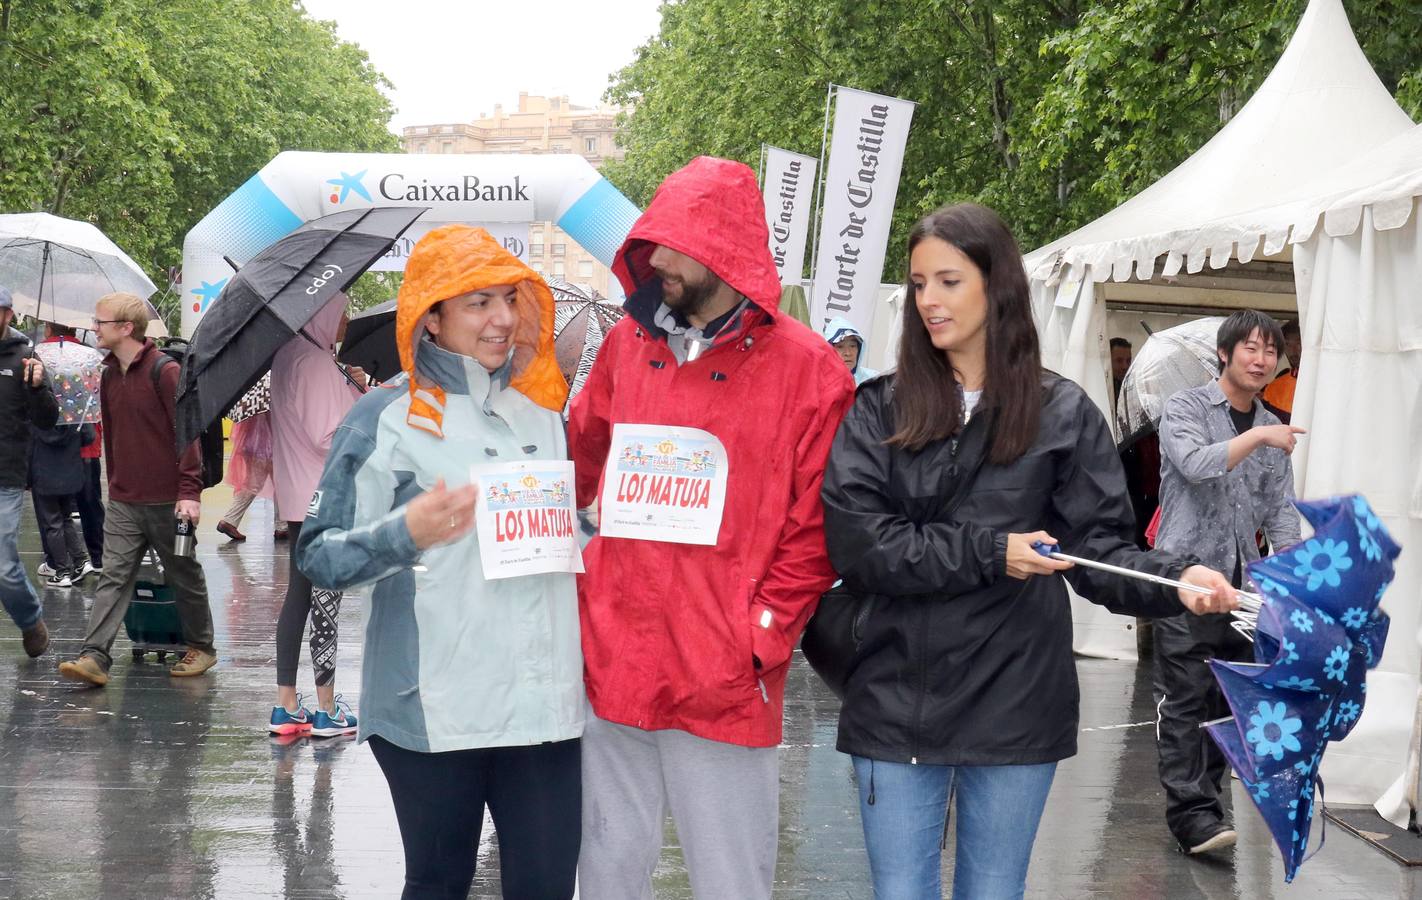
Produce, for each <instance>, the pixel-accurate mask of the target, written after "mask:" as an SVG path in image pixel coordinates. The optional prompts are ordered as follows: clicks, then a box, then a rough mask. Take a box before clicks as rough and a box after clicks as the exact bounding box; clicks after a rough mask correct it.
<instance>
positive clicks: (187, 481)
mask: <svg viewBox="0 0 1422 900" xmlns="http://www.w3.org/2000/svg"><path fill="white" fill-rule="evenodd" d="M94 331H95V333H96V334H97V335H98V339H99V346H100V347H101V348H103V349H104V350H107V351H109V355H108V356H107V357H106V358H105V359H104V376H103V382H102V386H101V388H100V401H101V404H102V419H103V433H104V456H105V459H106V462H107V466H106V468H107V469H108V476H109V508H108V514H107V516H106V518H105V521H104V571H103V574H102V575H101V576H100V578H99V585H98V588H97V590H96V591H95V594H94V607H93V610H92V611H91V612H90V615H89V634H88V636H87V637H86V638H85V639H84V649H83V651H82V652H81V654H80V656H79V658H78V659H75V660H72V661H67V662H63V663H60V665H59V674H61V675H63V676H64V677H66V678H72V679H74V680H75V681H85V682H88V683H89V684H92V685H96V686H102V685H104V684H107V683H108V680H109V667H110V666H111V665H112V664H113V657H112V656H110V655H109V650H110V648H111V647H112V646H113V642H114V638H115V637H117V636H118V631H119V627H120V626H121V625H122V623H123V617H124V613H125V612H127V611H128V604H129V601H130V600H131V599H132V597H133V589H134V584H135V582H136V581H137V580H138V569H139V566H140V565H141V563H142V561H143V555H144V553H145V552H146V551H147V549H148V548H149V547H150V546H151V547H152V548H153V549H154V550H156V551H157V553H158V558H159V559H160V560H161V561H162V563H163V570H164V574H165V577H166V581H167V583H168V586H169V587H171V588H173V590H174V593H175V594H176V595H177V606H178V616H179V618H180V619H181V621H182V630H183V640H184V642H185V643H186V644H187V645H188V651H187V653H186V654H185V655H184V656H183V658H182V659H181V660H180V661H179V662H178V664H177V665H175V666H174V667H173V668H172V669H170V670H169V672H170V674H172V675H175V676H178V677H183V676H192V675H201V674H202V673H203V672H206V671H207V670H208V669H210V668H212V667H213V666H214V665H216V664H217V651H216V650H215V649H214V648H213V644H212V637H213V635H212V611H211V610H210V609H209V607H208V601H207V582H206V579H204V577H203V572H202V567H201V566H200V565H198V562H197V560H195V559H193V558H192V557H188V556H179V555H178V554H176V553H174V552H173V535H174V526H175V523H176V520H177V519H186V520H187V521H188V522H189V523H191V524H192V525H193V526H194V527H196V525H197V522H198V519H199V517H200V516H201V513H202V506H201V503H200V500H199V498H200V496H201V494H202V486H203V481H202V457H201V452H200V449H199V445H198V443H197V442H194V443H193V445H192V446H190V447H188V448H187V449H186V450H185V451H184V453H183V454H182V456H181V458H180V457H179V456H178V454H177V451H176V450H175V449H174V444H175V441H176V437H175V433H174V425H173V422H174V415H175V411H176V407H177V394H178V370H179V368H180V367H179V365H178V364H177V362H176V361H175V360H173V359H171V358H170V357H168V356H167V355H166V354H164V353H163V352H162V351H161V350H159V349H158V346H157V345H156V344H155V343H153V341H151V340H149V339H148V337H147V331H148V307H147V304H145V303H144V302H143V300H141V299H140V298H138V297H136V296H134V295H133V294H123V293H118V294H107V295H105V296H104V297H101V298H100V299H99V302H98V305H97V306H96V308H95V316H94Z"/></svg>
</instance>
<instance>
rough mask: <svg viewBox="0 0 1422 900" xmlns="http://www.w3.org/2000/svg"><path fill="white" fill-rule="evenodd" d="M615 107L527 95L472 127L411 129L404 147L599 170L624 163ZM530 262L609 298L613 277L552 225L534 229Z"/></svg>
mask: <svg viewBox="0 0 1422 900" xmlns="http://www.w3.org/2000/svg"><path fill="white" fill-rule="evenodd" d="M617 112H618V110H617V109H616V108H615V107H611V106H606V105H598V106H597V107H586V106H574V105H573V104H571V103H569V102H568V98H567V97H566V96H563V97H540V96H537V95H530V94H527V93H524V92H522V91H520V92H519V95H518V108H517V110H514V111H506V110H504V108H503V104H499V103H496V104H494V112H493V114H492V115H488V116H481V117H480V118H478V119H476V120H474V121H473V122H462V123H454V124H439V125H411V126H408V127H406V128H405V129H404V131H403V133H402V135H401V142H402V143H403V144H404V147H405V152H406V153H576V154H578V155H579V156H581V157H583V158H584V159H586V160H587V161H588V162H590V163H592V164H593V165H594V166H600V165H602V163H603V162H604V161H605V160H608V159H621V158H622V157H623V155H624V151H623V150H622V149H621V148H619V147H618V146H617V140H616V137H617ZM528 245H529V246H528V262H529V265H531V266H533V268H535V269H537V270H538V271H539V272H541V273H542V274H543V275H544V276H545V277H547V278H550V279H551V278H562V279H564V280H565V281H569V282H572V283H573V284H576V285H581V286H583V287H587V288H591V289H592V290H595V291H597V292H598V293H599V294H602V295H603V296H609V293H608V288H609V285H610V284H611V283H612V273H611V272H609V271H608V269H607V267H606V266H604V265H603V264H602V263H601V262H599V261H598V260H596V259H594V258H593V257H592V255H591V254H589V253H588V252H587V251H585V250H584V249H583V248H582V247H580V246H578V244H577V243H576V242H575V241H573V240H572V239H571V238H569V237H568V236H567V235H566V234H565V233H564V232H563V230H562V229H561V228H559V227H558V226H557V225H555V224H554V223H552V222H534V223H533V224H532V225H531V226H530V227H529V235H528Z"/></svg>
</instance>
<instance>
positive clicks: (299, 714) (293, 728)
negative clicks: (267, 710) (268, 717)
mask: <svg viewBox="0 0 1422 900" xmlns="http://www.w3.org/2000/svg"><path fill="white" fill-rule="evenodd" d="M313 721H314V718H313V717H312V715H311V710H309V709H307V708H306V707H304V706H302V705H301V701H300V700H297V701H296V712H294V713H293V712H289V711H287V709H286V708H285V707H283V706H273V707H272V721H271V724H270V725H268V726H267V730H268V731H270V732H271V733H272V734H277V735H287V734H304V733H305V732H308V731H310V730H311V726H312V723H313Z"/></svg>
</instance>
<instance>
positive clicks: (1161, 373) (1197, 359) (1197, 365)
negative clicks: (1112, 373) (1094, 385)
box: [1116, 316, 1224, 447]
mask: <svg viewBox="0 0 1422 900" xmlns="http://www.w3.org/2000/svg"><path fill="white" fill-rule="evenodd" d="M1223 322H1224V319H1223V318H1221V317H1219V316H1211V317H1209V318H1205V319H1194V320H1192V321H1189V322H1186V323H1185V324H1183V325H1176V326H1175V327H1174V328H1167V329H1165V330H1164V331H1157V332H1155V333H1153V334H1152V335H1151V336H1150V337H1149V338H1147V339H1146V342H1145V344H1143V345H1142V346H1141V350H1140V352H1139V353H1137V354H1136V357H1135V359H1133V360H1131V368H1130V369H1129V370H1128V371H1127V372H1126V377H1125V378H1124V379H1123V380H1122V381H1121V394H1120V396H1119V397H1117V398H1116V426H1117V433H1118V434H1120V435H1121V446H1122V447H1126V446H1129V445H1130V444H1133V443H1135V442H1136V441H1137V440H1139V439H1140V438H1142V437H1144V436H1145V435H1147V434H1150V433H1151V432H1153V431H1155V429H1156V428H1157V427H1159V425H1160V417H1161V416H1162V415H1163V414H1164V413H1165V401H1166V400H1168V399H1170V397H1171V395H1173V394H1175V393H1176V392H1178V391H1183V390H1185V389H1187V388H1192V387H1199V386H1200V385H1202V384H1204V383H1205V382H1207V381H1213V380H1215V379H1216V378H1218V377H1219V374H1220V370H1219V364H1218V363H1217V362H1216V359H1217V358H1218V357H1217V356H1216V355H1215V346H1216V343H1217V340H1216V338H1217V336H1218V334H1219V330H1220V325H1221V324H1222V323H1223Z"/></svg>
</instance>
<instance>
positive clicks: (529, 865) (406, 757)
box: [370, 737, 582, 900]
mask: <svg viewBox="0 0 1422 900" xmlns="http://www.w3.org/2000/svg"><path fill="white" fill-rule="evenodd" d="M581 744H582V742H581V741H578V740H571V741H558V742H556V743H547V744H535V745H533V746H525V747H492V748H489V749H482V750H454V751H451V752H448V753H418V752H416V751H413V750H406V749H404V748H403V747H397V746H395V745H394V744H392V743H390V742H389V741H386V740H384V739H383V738H380V737H372V738H371V739H370V749H371V750H372V751H374V752H375V761H376V762H377V763H379V764H380V769H381V771H382V772H384V773H385V780H386V781H387V782H388V783H389V785H390V799H391V800H393V801H394V803H395V818H396V819H397V820H398V821H399V823H400V840H401V842H402V843H403V844H404V846H405V892H404V893H403V894H402V895H401V896H402V897H403V898H404V900H416V898H418V900H426V898H440V900H443V898H458V900H464V898H465V897H468V896H469V886H470V885H471V884H472V883H473V882H474V867H475V863H476V862H477V861H478V851H479V833H480V831H482V830H483V827H484V806H485V804H488V807H489V813H490V815H492V816H493V817H494V828H495V830H497V831H498V835H499V862H500V868H499V878H500V881H501V882H502V884H503V895H504V897H505V898H507V900H568V898H571V897H572V896H573V884H574V882H575V880H576V877H577V870H578V850H579V847H580V846H581V839H582V831H581V829H582V775H581V767H582V746H581Z"/></svg>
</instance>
